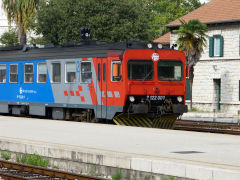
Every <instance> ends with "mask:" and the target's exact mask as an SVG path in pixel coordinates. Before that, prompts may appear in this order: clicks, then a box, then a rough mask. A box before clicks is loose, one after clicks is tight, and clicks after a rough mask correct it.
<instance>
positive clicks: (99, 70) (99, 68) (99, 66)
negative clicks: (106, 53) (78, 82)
mask: <svg viewBox="0 0 240 180" xmlns="http://www.w3.org/2000/svg"><path fill="white" fill-rule="evenodd" d="M100 80H101V64H100V63H98V82H100Z"/></svg>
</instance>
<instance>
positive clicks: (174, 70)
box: [157, 60, 183, 81]
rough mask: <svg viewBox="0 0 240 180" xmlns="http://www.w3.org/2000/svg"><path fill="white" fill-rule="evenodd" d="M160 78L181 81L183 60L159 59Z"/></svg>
mask: <svg viewBox="0 0 240 180" xmlns="http://www.w3.org/2000/svg"><path fill="white" fill-rule="evenodd" d="M157 70H158V79H159V80H161V81H181V80H182V78H183V68H182V62H181V61H161V60H160V61H158V65H157Z"/></svg>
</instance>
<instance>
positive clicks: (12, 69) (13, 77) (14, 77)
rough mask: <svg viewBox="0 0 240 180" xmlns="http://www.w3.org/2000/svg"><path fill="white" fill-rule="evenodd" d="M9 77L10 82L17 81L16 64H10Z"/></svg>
mask: <svg viewBox="0 0 240 180" xmlns="http://www.w3.org/2000/svg"><path fill="white" fill-rule="evenodd" d="M9 77H10V83H17V82H18V65H17V64H10V71H9Z"/></svg>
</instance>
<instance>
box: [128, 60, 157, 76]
mask: <svg viewBox="0 0 240 180" xmlns="http://www.w3.org/2000/svg"><path fill="white" fill-rule="evenodd" d="M127 75H128V79H129V80H137V81H149V80H153V78H154V66H153V61H151V60H129V61H128V65H127Z"/></svg>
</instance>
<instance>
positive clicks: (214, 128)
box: [174, 120, 240, 135]
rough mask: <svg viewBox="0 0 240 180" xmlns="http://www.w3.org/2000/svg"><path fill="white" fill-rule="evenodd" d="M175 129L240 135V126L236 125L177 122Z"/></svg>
mask: <svg viewBox="0 0 240 180" xmlns="http://www.w3.org/2000/svg"><path fill="white" fill-rule="evenodd" d="M174 129H175V130H185V131H198V132H211V133H222V134H233V135H240V125H238V124H234V123H219V122H218V123H216V122H199V121H188V120H177V121H176V123H175V126H174Z"/></svg>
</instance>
